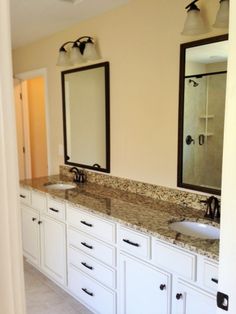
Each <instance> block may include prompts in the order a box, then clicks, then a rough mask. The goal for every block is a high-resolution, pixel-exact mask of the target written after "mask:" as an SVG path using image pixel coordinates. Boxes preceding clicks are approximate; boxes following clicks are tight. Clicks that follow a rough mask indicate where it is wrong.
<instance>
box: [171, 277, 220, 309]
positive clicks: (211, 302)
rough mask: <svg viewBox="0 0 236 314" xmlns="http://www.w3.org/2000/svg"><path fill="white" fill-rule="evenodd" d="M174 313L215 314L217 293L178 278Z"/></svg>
mask: <svg viewBox="0 0 236 314" xmlns="http://www.w3.org/2000/svg"><path fill="white" fill-rule="evenodd" d="M174 291H175V295H174V301H173V311H172V314H215V313H216V310H217V307H216V297H215V295H213V294H211V293H209V292H207V291H204V290H202V289H199V288H198V287H196V286H194V285H191V284H189V283H187V282H184V281H181V280H178V281H177V284H176V286H175V289H174Z"/></svg>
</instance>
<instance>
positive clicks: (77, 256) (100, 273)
mask: <svg viewBox="0 0 236 314" xmlns="http://www.w3.org/2000/svg"><path fill="white" fill-rule="evenodd" d="M68 262H69V264H72V265H74V266H76V267H77V268H79V269H80V270H82V271H83V272H85V273H86V274H88V275H90V276H92V277H93V278H95V279H97V280H98V281H100V282H101V283H103V284H105V285H106V286H108V287H110V288H115V270H114V269H111V268H108V267H106V266H104V265H103V264H101V263H99V262H98V261H96V260H95V259H94V258H92V257H90V256H89V255H87V254H85V253H83V252H82V251H79V250H77V249H75V248H73V247H70V248H69V250H68Z"/></svg>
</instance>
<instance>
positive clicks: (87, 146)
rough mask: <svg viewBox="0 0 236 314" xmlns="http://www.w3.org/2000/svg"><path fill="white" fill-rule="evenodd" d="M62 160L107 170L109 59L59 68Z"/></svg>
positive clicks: (80, 165) (108, 167) (108, 159)
mask: <svg viewBox="0 0 236 314" xmlns="http://www.w3.org/2000/svg"><path fill="white" fill-rule="evenodd" d="M62 94H63V122H64V147H65V163H66V164H69V165H74V166H79V167H83V168H89V169H96V170H98V171H103V172H109V171H110V151H109V63H108V62H103V63H99V64H95V65H91V66H86V67H81V68H77V69H72V70H68V71H64V72H62Z"/></svg>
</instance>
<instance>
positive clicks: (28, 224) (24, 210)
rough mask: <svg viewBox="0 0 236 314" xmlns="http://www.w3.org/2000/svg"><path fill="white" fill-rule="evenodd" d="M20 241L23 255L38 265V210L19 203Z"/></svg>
mask: <svg viewBox="0 0 236 314" xmlns="http://www.w3.org/2000/svg"><path fill="white" fill-rule="evenodd" d="M21 219H22V242H23V253H24V256H25V257H26V258H27V259H28V260H29V261H30V262H31V263H33V264H35V265H38V266H39V265H40V236H39V225H38V221H39V212H38V211H36V210H34V209H32V208H30V207H28V206H25V205H21Z"/></svg>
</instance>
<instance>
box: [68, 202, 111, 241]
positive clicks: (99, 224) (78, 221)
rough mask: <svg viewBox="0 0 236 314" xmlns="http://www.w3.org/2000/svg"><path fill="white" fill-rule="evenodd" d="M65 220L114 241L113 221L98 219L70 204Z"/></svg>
mask: <svg viewBox="0 0 236 314" xmlns="http://www.w3.org/2000/svg"><path fill="white" fill-rule="evenodd" d="M67 221H68V223H69V224H71V225H72V226H75V227H77V228H79V229H80V230H81V231H83V232H88V233H89V234H91V235H94V236H95V237H98V238H99V239H102V240H105V241H109V242H115V231H116V228H115V227H116V225H115V223H113V222H109V221H106V220H103V219H100V218H99V217H97V216H94V215H92V214H89V213H86V212H84V211H82V210H80V209H78V208H74V207H72V206H68V211H67Z"/></svg>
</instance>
